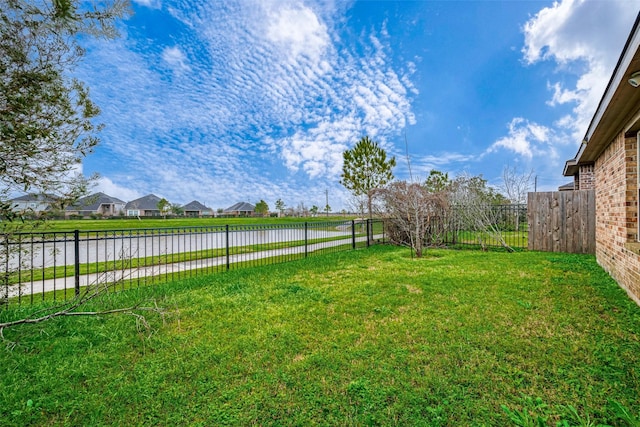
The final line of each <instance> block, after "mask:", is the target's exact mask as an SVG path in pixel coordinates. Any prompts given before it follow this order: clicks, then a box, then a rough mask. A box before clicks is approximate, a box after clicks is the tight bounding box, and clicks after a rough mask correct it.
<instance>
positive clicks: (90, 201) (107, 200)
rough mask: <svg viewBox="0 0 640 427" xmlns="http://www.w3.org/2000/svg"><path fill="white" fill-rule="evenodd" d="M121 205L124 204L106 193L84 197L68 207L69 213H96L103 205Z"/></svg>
mask: <svg viewBox="0 0 640 427" xmlns="http://www.w3.org/2000/svg"><path fill="white" fill-rule="evenodd" d="M112 204H121V205H124V202H123V201H122V200H120V199H118V198H116V197H111V196H109V195H107V194H104V193H95V194H92V195H90V196H86V197H82V198H80V199H78V201H77V202H76V203H74V204H73V205H72V206H67V209H66V210H68V211H77V210H82V211H95V210H97V209H98V208H99V207H100V206H101V205H112Z"/></svg>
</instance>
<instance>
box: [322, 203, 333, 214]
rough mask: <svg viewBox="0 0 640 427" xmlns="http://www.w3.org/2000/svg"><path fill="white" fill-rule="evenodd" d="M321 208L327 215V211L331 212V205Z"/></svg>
mask: <svg viewBox="0 0 640 427" xmlns="http://www.w3.org/2000/svg"><path fill="white" fill-rule="evenodd" d="M323 210H324V211H325V212H326V214H327V216H329V212H331V206H329V205H326V206H325V207H324V209H323Z"/></svg>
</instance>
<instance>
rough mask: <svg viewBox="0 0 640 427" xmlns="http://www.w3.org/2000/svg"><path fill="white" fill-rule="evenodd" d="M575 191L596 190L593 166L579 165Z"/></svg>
mask: <svg viewBox="0 0 640 427" xmlns="http://www.w3.org/2000/svg"><path fill="white" fill-rule="evenodd" d="M576 178H577V180H578V182H577V186H578V188H576V190H593V189H594V188H596V173H595V165H592V164H591V165H581V166H580V171H579V173H578V176H576Z"/></svg>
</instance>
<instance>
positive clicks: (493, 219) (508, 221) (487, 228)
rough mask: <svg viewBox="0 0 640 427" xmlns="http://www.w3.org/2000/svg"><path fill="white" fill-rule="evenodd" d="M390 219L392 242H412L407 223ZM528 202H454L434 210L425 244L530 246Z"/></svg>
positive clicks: (388, 227)
mask: <svg viewBox="0 0 640 427" xmlns="http://www.w3.org/2000/svg"><path fill="white" fill-rule="evenodd" d="M403 222H404V220H403V221H400V225H398V224H394V221H393V220H392V219H390V220H389V223H388V224H387V228H386V234H387V236H388V238H389V240H390V241H391V242H392V243H396V244H403V245H410V242H411V237H410V236H409V235H408V234H407V231H406V227H404V226H403V225H402V223H403ZM527 242H528V224H527V205H522V204H515V205H489V206H482V207H464V206H453V207H449V208H448V209H447V210H444V211H435V212H432V215H431V216H430V220H429V223H428V226H427V227H426V235H425V246H427V247H448V248H481V249H488V248H493V247H509V248H510V249H526V248H527Z"/></svg>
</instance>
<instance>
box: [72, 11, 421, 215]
mask: <svg viewBox="0 0 640 427" xmlns="http://www.w3.org/2000/svg"><path fill="white" fill-rule="evenodd" d="M187 3H188V4H187ZM335 7H336V8H338V7H343V6H341V5H335ZM343 12H344V11H343V10H341V9H332V8H331V5H330V4H321V5H312V4H302V3H300V2H298V1H297V0H292V1H288V0H276V1H273V2H267V1H250V0H242V1H239V2H237V3H229V2H196V4H195V5H194V4H193V3H189V2H184V4H181V2H177V3H176V4H175V5H174V6H172V9H171V11H170V12H169V13H166V12H164V11H163V12H162V13H165V15H166V17H167V18H168V19H175V20H176V23H177V26H178V27H180V28H186V29H187V30H185V31H184V32H183V33H176V34H172V35H171V39H172V44H171V45H170V47H166V48H165V47H164V46H166V40H162V42H157V43H156V42H155V41H154V40H151V41H150V40H147V39H138V38H123V39H119V40H116V41H109V42H108V43H107V42H100V41H96V42H93V43H94V45H92V46H89V52H88V57H87V61H86V64H87V66H86V68H82V69H80V70H79V72H80V73H82V74H83V75H82V76H81V77H82V79H83V80H85V81H87V82H88V83H89V85H90V87H91V88H92V95H93V97H94V98H95V100H96V102H97V103H98V104H99V105H101V106H102V107H103V119H104V120H105V122H107V123H109V124H110V125H109V126H108V127H107V128H106V130H105V132H104V137H103V146H104V148H102V149H101V150H103V153H112V154H115V155H117V157H118V159H120V165H118V166H119V167H120V168H121V169H123V170H133V171H135V174H136V175H135V176H136V179H135V181H134V180H132V181H131V182H129V183H128V182H127V180H126V179H120V178H119V176H121V175H123V173H122V172H117V171H116V172H113V174H110V175H109V176H110V177H111V178H112V181H113V182H117V183H118V185H120V186H121V187H123V188H125V187H127V186H128V187H129V188H130V189H132V190H135V191H137V192H139V193H141V194H147V193H151V192H155V193H158V194H159V193H164V194H165V196H166V197H167V198H168V199H169V200H171V201H172V202H188V201H190V200H192V199H194V198H196V199H198V200H200V201H201V202H206V203H208V204H209V205H210V206H219V205H220V206H227V205H230V204H231V203H232V202H235V201H239V200H247V201H252V202H255V201H258V200H259V199H260V198H265V200H268V199H269V198H270V197H273V200H275V199H277V198H278V197H284V195H289V197H291V198H293V199H294V200H295V201H296V204H297V202H298V201H302V200H308V199H306V198H305V197H306V196H308V194H306V192H305V191H304V190H302V189H301V188H303V187H304V186H305V185H306V182H311V181H313V182H314V183H317V182H318V180H326V181H327V182H332V183H336V182H337V180H336V177H337V175H338V174H339V172H340V170H341V166H342V151H343V150H344V149H345V148H348V147H349V146H350V145H352V144H354V143H355V142H356V141H357V140H358V139H359V138H360V137H362V136H363V135H364V134H368V135H369V136H371V137H374V136H375V137H376V138H377V140H379V142H381V143H382V144H385V143H386V141H387V140H388V139H389V138H390V136H391V135H397V134H398V133H399V132H400V131H401V129H402V128H403V127H404V126H406V124H407V123H415V117H414V115H413V113H412V111H411V99H410V96H412V94H414V93H415V88H413V87H412V84H411V82H410V79H409V78H408V77H409V76H410V75H411V73H412V71H411V70H413V71H415V70H414V67H413V66H411V65H407V67H408V68H409V69H410V72H402V71H401V70H400V71H399V70H396V69H395V68H394V67H393V66H392V64H391V61H389V60H387V58H386V55H387V54H388V53H389V52H390V42H389V40H388V38H387V37H386V36H385V35H384V34H383V33H384V32H383V31H381V34H376V35H375V39H376V40H377V43H376V46H375V47H372V46H371V38H370V36H371V34H363V35H362V36H361V37H360V39H359V40H357V41H356V42H355V43H359V44H358V45H354V44H351V43H347V42H345V41H341V40H340V37H339V36H338V35H337V33H336V28H337V27H339V25H338V24H337V23H338V22H339V21H340V20H341V19H343V15H342V13H343ZM161 46H162V47H161ZM361 50H365V51H366V53H365V54H364V55H363V54H361ZM158 58H160V59H161V60H162V63H161V64H160V65H164V67H162V66H161V67H158V63H157V61H158ZM96 64H100V65H99V66H96ZM167 66H168V67H169V68H170V69H171V70H173V71H174V74H175V75H174V77H173V78H167V75H166V67H167ZM356 88H359V89H358V92H357V93H361V95H359V96H360V97H361V98H362V99H361V100H360V101H359V102H354V100H353V96H354V95H356ZM265 170H273V171H274V172H272V175H273V176H269V177H268V178H265V176H264V171H265ZM118 173H119V175H118ZM104 174H105V172H104V171H103V175H104ZM292 175H295V179H292ZM289 181H291V183H289ZM295 181H297V182H295ZM103 185H105V188H108V185H109V183H108V182H106V181H105V183H104V184H103ZM336 185H337V184H336ZM105 192H106V191H105ZM183 198H188V199H189V200H182V199H183ZM287 203H291V202H290V201H288V202H287Z"/></svg>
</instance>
